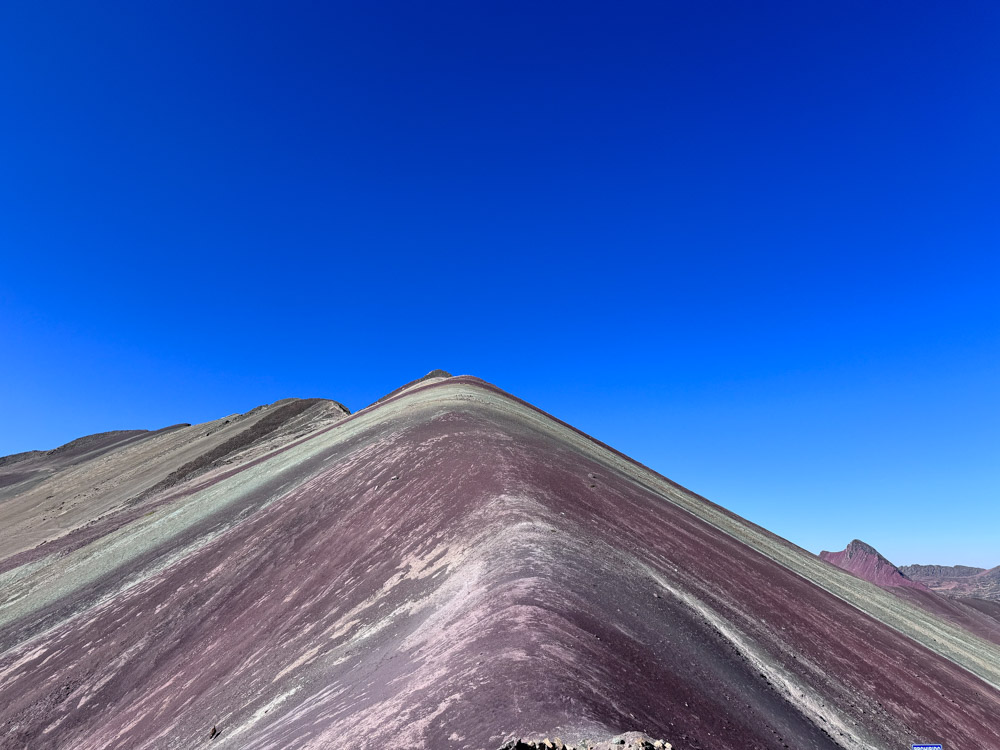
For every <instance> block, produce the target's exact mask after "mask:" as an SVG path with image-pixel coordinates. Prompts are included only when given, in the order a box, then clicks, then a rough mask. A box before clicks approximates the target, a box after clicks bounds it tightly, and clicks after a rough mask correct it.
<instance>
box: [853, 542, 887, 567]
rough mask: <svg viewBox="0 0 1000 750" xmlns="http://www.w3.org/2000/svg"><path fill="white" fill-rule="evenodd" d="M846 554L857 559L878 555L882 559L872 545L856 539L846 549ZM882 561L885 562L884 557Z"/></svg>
mask: <svg viewBox="0 0 1000 750" xmlns="http://www.w3.org/2000/svg"><path fill="white" fill-rule="evenodd" d="M844 552H846V553H847V556H848V557H856V556H858V555H878V556H879V557H882V555H881V554H879V551H878V550H877V549H875V548H874V547H872V546H871V545H870V544H867V543H865V542H862V541H861V540H860V539H855V540H853V541H852V542H851V543H850V544H848V545H847V547H846V548H845V549H844ZM882 559H883V560H885V558H884V557H882ZM886 562H888V560H886Z"/></svg>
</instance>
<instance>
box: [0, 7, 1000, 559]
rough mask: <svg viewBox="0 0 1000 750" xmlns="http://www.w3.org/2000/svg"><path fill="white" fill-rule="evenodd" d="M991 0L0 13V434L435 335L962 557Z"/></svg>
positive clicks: (99, 417) (171, 403)
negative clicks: (0, 262)
mask: <svg viewBox="0 0 1000 750" xmlns="http://www.w3.org/2000/svg"><path fill="white" fill-rule="evenodd" d="M998 39H1000V5H998V4H997V3H995V2H992V1H986V0H983V1H982V2H948V3H931V2H884V3H871V2H837V3H828V2H822V3H821V2H808V1H806V2H783V3H766V2H754V3H721V2H687V1H685V2H650V3H639V4H637V3H628V2H624V3H623V2H614V3H611V2H609V3H604V4H592V3H582V2H574V3H538V2H523V3H522V2H507V1H505V2H496V3H492V2H489V3H487V2H474V3H470V2H464V1H463V2H452V3H438V2H430V3H413V2H399V3H393V2H378V3H365V2H354V3H326V2H314V3H302V2H287V1H286V2H280V3H278V2H274V3H259V2H246V1H241V2H230V3H221V2H220V3H205V2H178V1H177V0H171V1H170V2H140V3H129V2H119V3H110V2H108V3H97V2H90V3H87V2H83V3H80V2H72V3H71V2H60V3H53V2H45V1H44V0H39V1H38V2H30V3H29V2H18V3H4V4H3V7H2V9H0V253H2V265H0V352H2V357H3V360H2V361H3V366H2V367H0V424H2V427H0V454H3V453H10V452H15V451H21V450H26V449H34V448H50V447H53V446H55V445H57V444H59V443H62V442H65V441H67V440H69V439H71V438H74V437H77V436H79V435H83V434H87V433H92V432H96V431H102V430H109V429H117V428H134V427H149V428H154V427H160V426H163V425H166V424H171V423H175V422H179V421H188V422H196V421H201V420H206V419H210V418H214V417H216V416H219V415H223V414H227V413H231V412H234V411H243V410H246V409H249V408H251V407H253V406H255V405H257V404H259V403H262V402H268V401H273V400H276V399H278V398H283V397H287V396H326V397H330V398H335V399H338V400H341V401H343V402H344V403H346V404H347V405H348V406H349V407H351V408H358V407H360V406H363V405H365V404H367V403H368V402H370V401H372V400H373V399H374V398H376V397H377V396H379V395H381V394H383V393H385V392H387V391H389V390H391V389H393V388H394V387H396V386H398V385H399V384H401V383H403V382H404V381H407V380H410V379H412V378H414V377H417V376H419V375H421V374H423V373H424V372H426V371H428V370H430V369H432V368H435V367H442V368H445V369H448V370H450V371H452V372H455V373H470V374H474V375H478V376H480V377H483V378H485V379H487V380H490V381H492V382H495V383H497V384H498V385H500V386H501V387H503V388H505V389H507V390H509V391H511V392H513V393H515V394H517V395H519V396H521V397H523V398H525V399H527V400H529V401H531V402H533V403H535V404H537V405H538V406H540V407H542V408H544V409H546V410H548V411H550V412H551V413H553V414H555V415H556V416H558V417H561V418H563V419H565V420H567V421H569V422H571V423H573V424H575V425H577V426H579V427H580V428H582V429H584V430H586V431H588V432H590V433H591V434H593V435H594V436H596V437H598V438H600V439H602V440H604V441H606V442H608V443H610V444H612V445H614V446H615V447H617V448H619V449H621V450H623V451H625V452H626V453H629V454H631V455H633V456H634V457H636V458H638V459H639V460H641V461H643V462H645V463H646V464H648V465H649V466H651V467H653V468H655V469H657V470H659V471H661V472H662V473H664V474H666V475H667V476H669V477H671V478H673V479H675V480H677V481H679V482H681V483H683V484H685V485H687V486H688V487H690V488H691V489H693V490H695V491H697V492H700V493H701V494H703V495H706V496H708V497H709V498H711V499H713V500H716V501H717V502H720V503H722V504H723V505H725V506H727V507H729V508H732V509H733V510H735V511H737V512H738V513H741V514H742V515H744V516H746V517H747V518H749V519H751V520H753V521H756V522H758V523H760V524H762V525H764V526H766V527H768V528H770V529H772V530H774V531H776V532H778V533H780V534H782V535H783V536H786V537H787V538H789V539H791V540H792V541H795V542H797V543H799V544H801V545H803V546H805V547H807V548H809V549H811V550H813V551H818V550H819V549H820V548H828V549H833V548H837V549H839V548H841V547H843V546H844V545H845V544H846V543H847V542H848V541H850V540H851V539H852V538H854V537H860V538H862V539H864V540H866V541H868V542H869V543H871V544H873V545H875V546H876V547H878V548H879V549H880V550H881V551H883V553H884V554H886V555H887V556H888V557H889V558H890V559H892V560H894V561H895V562H897V563H900V564H903V563H912V562H921V563H931V562H938V563H947V564H951V563H966V564H978V565H984V566H986V565H990V566H992V565H996V564H998V563H1000V302H998V299H1000V43H998Z"/></svg>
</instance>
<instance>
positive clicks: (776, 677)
mask: <svg viewBox="0 0 1000 750" xmlns="http://www.w3.org/2000/svg"><path fill="white" fill-rule="evenodd" d="M289 405H292V407H293V408H288V407H289ZM282 410H284V411H282ZM269 415H270V416H269ZM268 419H270V421H265V420H268ZM227 420H228V422H227ZM248 431H250V432H248ZM98 437H100V436H98ZM85 448H87V446H85ZM23 455H24V454H22V456H23ZM15 458H16V457H15ZM4 475H5V476H8V477H10V476H11V475H14V478H12V479H9V480H7V481H6V483H4V481H2V480H0V528H2V529H4V532H3V534H2V539H0V747H3V748H80V749H87V748H92V749H97V748H117V747H128V748H192V747H205V746H208V747H218V748H233V749H235V748H240V749H243V748H247V749H251V748H333V747H338V748H339V747H346V748H361V747H393V748H482V749H483V750H497V748H500V747H501V746H503V745H507V746H508V747H515V746H516V745H517V743H519V742H520V743H522V744H523V745H525V746H531V745H529V744H528V743H532V744H533V745H534V746H535V747H548V746H549V745H552V746H558V745H557V744H556V740H557V739H558V744H566V745H573V746H576V747H591V746H593V747H602V748H604V747H624V746H625V744H624V743H625V742H627V743H628V744H629V745H631V746H633V747H647V746H648V747H654V746H655V745H654V744H653V743H655V742H659V743H661V746H663V747H666V746H667V745H670V746H672V747H673V748H675V749H683V750H688V749H694V748H703V749H705V750H709V749H711V750H728V749H732V750H737V749H739V750H746V749H752V748H758V749H764V748H768V749H770V748H793V749H795V750H809V749H810V748H816V749H819V748H824V749H825V748H886V749H887V750H888V749H889V748H899V747H908V746H909V744H910V743H912V742H918V741H928V742H931V741H938V742H943V743H944V744H945V747H949V748H977V749H981V750H1000V723H998V722H997V719H996V717H997V716H998V715H1000V691H998V686H1000V646H998V645H997V644H996V643H995V642H991V641H990V640H989V639H988V638H984V637H980V636H979V635H976V634H975V633H974V632H973V631H971V630H970V629H968V628H967V627H964V626H963V625H962V624H961V623H959V622H956V621H954V620H949V619H948V618H946V617H944V616H940V615H938V614H935V613H933V612H931V611H929V610H928V609H927V608H926V607H925V606H922V605H921V604H919V603H917V602H912V601H908V600H906V599H903V598H900V597H897V596H895V595H893V594H892V593H891V592H889V591H886V590H884V589H882V588H880V587H878V586H875V585H872V584H871V583H869V582H867V581H864V580H861V579H859V578H858V577H856V576H854V575H852V574H850V573H848V572H846V571H843V570H840V569H838V568H836V567H834V566H833V565H830V564H828V563H826V562H824V561H822V560H820V559H819V558H817V557H815V556H814V555H811V554H810V553H808V552H806V551H804V550H801V549H799V548H798V547H795V546H794V545H791V544H789V543H788V542H786V541H784V540H782V539H780V538H778V537H776V536H774V535H773V534H770V533H769V532H767V531H765V530H763V529H760V528H759V527H756V526H754V525H753V524H750V523H748V522H746V521H744V520H742V519H740V518H738V517H736V516H734V515H733V514H731V513H729V512H727V511H725V510H724V509H722V508H719V507H718V506H716V505H714V504H712V503H710V502H708V501H707V500H704V499H703V498H700V497H698V496H697V495H694V494H692V493H690V492H688V491H687V490H685V489H683V488H681V487H678V486H677V485H675V484H673V483H671V482H669V481H668V480H666V479H664V478H663V477H660V476H659V475H657V474H655V473H653V472H651V471H649V470H648V469H646V468H644V467H642V466H640V465H638V464H636V463H634V462H632V461H630V460H629V459H627V458H626V457H624V456H621V455H620V454H618V453H616V452H614V451H613V450H611V449H609V448H607V447H606V446H603V445H601V444H600V443H597V442H595V441H593V440H591V439H590V438H588V437H587V436H585V435H582V434H581V433H579V432H577V431H575V430H573V429H572V428H570V427H568V426H566V425H564V424H563V423H561V422H558V421H557V420H554V419H552V418H551V417H549V416H548V415H545V414H543V413H541V412H539V411H538V410H536V409H534V408H533V407H530V406H529V405H527V404H524V403H523V402H520V401H518V400H517V399H515V398H513V397H511V396H509V395H507V394H505V393H503V392H501V391H499V390H497V389H495V388H493V387H492V386H489V385H488V384H485V383H483V382H482V381H479V380H476V379H474V378H468V377H458V378H447V377H444V376H441V377H434V378H431V379H429V380H427V381H425V382H423V383H418V384H415V385H412V386H411V387H409V388H405V389H403V390H401V391H400V392H399V393H398V394H397V395H395V396H392V397H391V398H387V399H385V400H383V401H381V402H378V403H376V404H374V405H373V406H371V407H369V408H367V409H364V410H362V411H360V412H358V413H357V414H355V415H352V416H346V413H345V411H344V410H343V409H342V407H339V405H337V404H335V403H334V402H329V401H319V400H313V401H311V402H303V401H295V400H290V401H287V402H279V403H278V404H274V405H271V406H269V407H265V408H263V409H261V410H259V411H257V410H255V412H253V413H249V414H247V415H242V416H237V417H229V418H225V419H222V420H217V421H216V422H212V423H208V424H206V425H198V426H195V427H178V428H174V429H171V430H165V431H160V432H158V433H119V434H118V435H117V436H116V437H107V438H100V439H95V442H94V445H93V446H92V448H91V449H89V450H84V452H83V453H81V454H80V455H78V456H76V457H75V458H72V459H69V458H66V459H65V461H64V462H62V463H60V462H59V461H58V460H57V457H55V456H53V455H51V454H27V457H22V458H21V459H20V460H16V461H9V460H8V461H7V462H6V463H2V464H0V476H4ZM8 529H9V531H8ZM983 616H984V617H988V615H985V614H984V615H983ZM626 732H628V733H630V734H623V733H626ZM638 733H641V734H638ZM619 739H621V740H622V741H623V744H617V743H618V740H619ZM545 740H548V741H549V744H548V745H547V744H545Z"/></svg>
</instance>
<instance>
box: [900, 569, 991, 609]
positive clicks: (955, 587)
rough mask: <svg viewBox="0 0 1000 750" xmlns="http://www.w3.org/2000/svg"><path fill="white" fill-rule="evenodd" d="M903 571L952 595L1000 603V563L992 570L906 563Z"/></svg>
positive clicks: (928, 585) (939, 590)
mask: <svg viewBox="0 0 1000 750" xmlns="http://www.w3.org/2000/svg"><path fill="white" fill-rule="evenodd" d="M901 570H903V571H904V572H905V573H906V575H907V576H909V577H910V578H912V579H913V580H915V581H920V582H921V583H923V584H924V585H926V586H927V587H928V588H930V589H932V590H933V591H937V592H939V593H942V594H947V595H948V596H957V597H975V598H977V599H988V600H990V601H995V602H1000V565H998V566H997V567H995V568H990V569H989V570H987V569H986V568H971V567H968V566H965V565H955V566H950V567H949V566H946V565H906V566H904V567H903V568H901Z"/></svg>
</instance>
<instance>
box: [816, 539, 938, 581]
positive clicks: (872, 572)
mask: <svg viewBox="0 0 1000 750" xmlns="http://www.w3.org/2000/svg"><path fill="white" fill-rule="evenodd" d="M819 556H820V558H821V559H823V560H826V561H827V562H828V563H830V564H832V565H836V566H837V567H838V568H842V569H843V570H846V571H848V572H849V573H853V574H854V575H856V576H857V577H858V578H863V579H865V580H866V581H869V582H870V583H874V584H876V585H877V586H890V587H893V586H903V587H907V588H916V589H926V588H927V587H926V586H925V585H924V584H922V583H919V582H917V581H914V580H912V579H910V578H909V577H907V576H906V574H904V573H903V572H902V571H901V570H900V569H899V568H897V567H896V566H895V565H893V564H892V563H891V562H889V560H887V559H886V558H885V557H883V556H882V554H881V553H880V552H879V551H878V550H877V549H875V548H874V547H872V546H871V545H870V544H867V543H866V542H863V541H861V540H860V539H855V540H853V541H852V542H851V543H850V544H848V545H847V547H845V548H844V549H843V550H841V551H840V552H827V551H826V550H823V551H822V552H820V553H819Z"/></svg>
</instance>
